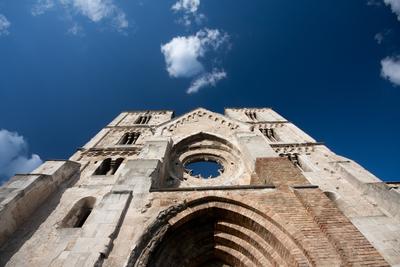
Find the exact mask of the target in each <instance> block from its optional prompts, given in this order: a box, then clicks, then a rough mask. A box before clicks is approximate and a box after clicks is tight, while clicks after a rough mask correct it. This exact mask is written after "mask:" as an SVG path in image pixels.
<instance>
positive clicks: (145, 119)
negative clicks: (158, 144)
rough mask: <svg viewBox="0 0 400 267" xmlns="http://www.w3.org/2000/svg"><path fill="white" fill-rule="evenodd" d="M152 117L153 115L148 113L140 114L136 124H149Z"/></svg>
mask: <svg viewBox="0 0 400 267" xmlns="http://www.w3.org/2000/svg"><path fill="white" fill-rule="evenodd" d="M150 119H151V115H148V114H146V115H140V116H139V117H138V118H137V119H136V121H135V124H148V123H149V121H150Z"/></svg>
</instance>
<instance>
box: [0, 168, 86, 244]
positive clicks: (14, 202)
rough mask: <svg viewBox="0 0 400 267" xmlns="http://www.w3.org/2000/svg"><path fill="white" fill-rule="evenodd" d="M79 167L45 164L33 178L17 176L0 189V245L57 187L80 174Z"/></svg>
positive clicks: (31, 175) (36, 171)
mask: <svg viewBox="0 0 400 267" xmlns="http://www.w3.org/2000/svg"><path fill="white" fill-rule="evenodd" d="M79 166H80V164H79V163H76V162H72V161H46V162H45V163H43V164H42V165H41V166H40V167H38V168H37V169H36V170H35V173H34V174H26V175H16V176H14V177H13V178H12V179H11V180H10V181H9V182H8V183H6V184H5V185H4V186H2V187H1V188H0V201H1V202H0V218H1V220H0V245H1V244H3V243H4V242H5V241H6V240H7V239H8V237H9V236H10V235H11V234H12V233H13V232H14V231H15V230H16V229H17V228H18V227H19V226H20V225H21V224H23V223H24V222H25V221H26V220H27V219H28V218H29V216H30V215H31V214H32V213H33V212H34V211H35V210H36V208H37V207H38V206H40V205H41V204H42V203H43V202H44V201H45V200H46V199H47V198H48V197H49V196H50V195H51V194H52V193H53V192H54V191H55V190H57V188H58V187H59V185H60V184H61V183H63V182H65V181H67V180H69V179H72V178H73V177H74V176H76V175H78V174H79Z"/></svg>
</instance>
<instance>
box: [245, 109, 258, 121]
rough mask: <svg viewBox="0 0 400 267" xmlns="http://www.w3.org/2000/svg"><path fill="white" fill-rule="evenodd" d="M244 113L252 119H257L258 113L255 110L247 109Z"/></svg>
mask: <svg viewBox="0 0 400 267" xmlns="http://www.w3.org/2000/svg"><path fill="white" fill-rule="evenodd" d="M244 114H246V116H247V117H248V118H249V119H250V120H252V121H256V120H257V113H256V112H255V111H245V113H244Z"/></svg>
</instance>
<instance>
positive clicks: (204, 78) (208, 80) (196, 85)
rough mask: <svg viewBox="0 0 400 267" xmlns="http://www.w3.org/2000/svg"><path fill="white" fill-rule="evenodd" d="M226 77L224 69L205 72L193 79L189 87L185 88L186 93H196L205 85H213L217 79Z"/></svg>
mask: <svg viewBox="0 0 400 267" xmlns="http://www.w3.org/2000/svg"><path fill="white" fill-rule="evenodd" d="M224 78H226V72H225V71H224V70H222V71H218V70H213V72H211V73H205V74H203V75H201V76H200V77H198V78H197V79H195V80H194V81H193V82H192V84H191V85H190V87H189V88H188V89H187V91H186V93H188V94H192V93H197V92H198V91H199V90H200V89H201V88H203V87H207V86H213V87H214V86H215V85H216V84H217V82H218V81H220V80H222V79H224Z"/></svg>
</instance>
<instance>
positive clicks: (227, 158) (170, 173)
mask: <svg viewBox="0 0 400 267" xmlns="http://www.w3.org/2000/svg"><path fill="white" fill-rule="evenodd" d="M169 155H170V156H169V161H168V163H167V172H166V173H167V177H166V179H164V182H163V184H162V186H164V187H178V186H183V185H187V186H211V185H222V184H224V185H234V184H236V185H237V184H244V183H245V182H243V181H244V180H245V179H248V180H249V181H250V171H249V170H248V168H247V165H246V164H245V162H244V159H243V156H242V153H241V151H240V149H239V148H238V146H237V145H236V144H233V143H232V142H231V141H229V140H228V139H227V138H224V137H223V136H221V135H218V134H214V133H209V132H197V133H194V134H191V135H189V136H185V137H183V138H181V139H179V140H177V142H176V143H175V144H174V145H173V146H172V148H171V151H170V153H169ZM197 161H214V162H216V163H218V164H219V165H220V166H221V169H220V174H219V176H218V177H217V179H212V180H207V179H201V178H205V177H200V176H195V175H192V174H191V173H190V170H188V169H186V167H185V166H186V164H189V163H193V162H197ZM239 177H240V178H241V179H242V180H239V179H238V178H239ZM249 181H247V184H249Z"/></svg>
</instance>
